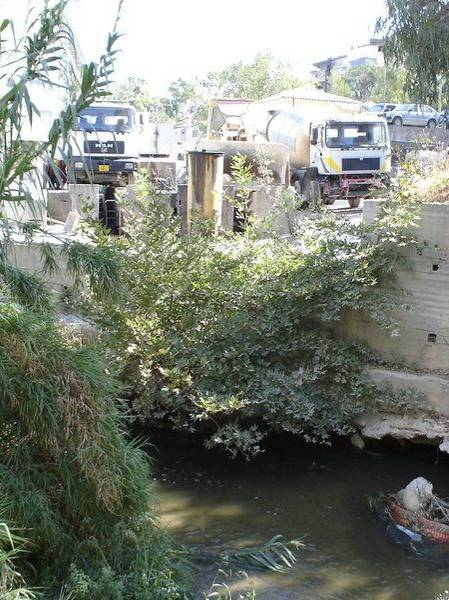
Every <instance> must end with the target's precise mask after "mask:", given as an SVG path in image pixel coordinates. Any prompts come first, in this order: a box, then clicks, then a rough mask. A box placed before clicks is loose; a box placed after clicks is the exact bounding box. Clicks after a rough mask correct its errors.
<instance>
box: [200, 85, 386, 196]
mask: <svg viewBox="0 0 449 600" xmlns="http://www.w3.org/2000/svg"><path fill="white" fill-rule="evenodd" d="M361 111H362V108H361V104H360V103H359V102H357V101H355V100H352V99H350V98H344V97H340V96H335V95H333V94H327V93H325V92H323V91H321V90H307V89H302V88H298V89H295V90H290V91H287V92H282V93H280V94H277V95H275V96H271V97H269V98H266V99H263V100H258V101H250V100H235V99H214V100H212V101H211V105H210V110H209V122H208V138H209V145H213V146H214V148H213V149H214V150H220V151H221V152H224V153H225V157H226V155H227V154H232V153H233V152H236V151H239V152H240V149H239V148H240V147H242V149H243V150H245V144H246V145H248V146H254V147H256V145H257V146H261V145H263V144H265V145H266V147H267V148H268V149H270V148H271V149H273V156H274V157H276V160H274V163H275V168H274V169H273V170H274V172H275V175H276V176H277V175H278V174H280V173H285V176H283V177H276V179H277V180H278V181H279V182H281V183H286V184H291V185H293V186H294V187H295V188H296V189H297V191H298V193H300V194H301V195H302V196H303V198H304V200H305V202H306V203H311V202H315V203H320V202H323V203H325V204H332V203H333V202H334V201H335V200H336V199H337V198H344V199H346V200H348V202H349V204H350V205H351V206H353V207H355V206H358V204H359V203H360V199H361V198H363V197H366V196H367V195H368V194H369V192H370V190H371V189H372V188H373V187H380V186H382V185H383V184H385V183H387V182H388V179H389V172H390V170H391V147H390V141H389V137H388V128H387V123H386V121H385V119H384V118H383V117H378V116H376V115H373V114H370V113H363V112H361ZM212 140H213V141H212ZM282 149H284V151H285V154H284V153H283V152H282ZM274 151H276V153H274ZM242 153H243V154H245V155H247V153H246V151H244V152H242ZM285 156H286V157H287V158H286V162H285ZM248 158H249V160H251V156H250V155H249V154H248Z"/></svg>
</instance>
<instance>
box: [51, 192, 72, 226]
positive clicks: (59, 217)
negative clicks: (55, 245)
mask: <svg viewBox="0 0 449 600" xmlns="http://www.w3.org/2000/svg"><path fill="white" fill-rule="evenodd" d="M71 208H72V198H71V196H70V193H69V191H68V190H49V191H48V194H47V211H48V216H49V217H50V218H51V219H55V220H56V221H61V222H62V223H64V222H65V220H66V219H67V215H68V214H69V212H70V211H71Z"/></svg>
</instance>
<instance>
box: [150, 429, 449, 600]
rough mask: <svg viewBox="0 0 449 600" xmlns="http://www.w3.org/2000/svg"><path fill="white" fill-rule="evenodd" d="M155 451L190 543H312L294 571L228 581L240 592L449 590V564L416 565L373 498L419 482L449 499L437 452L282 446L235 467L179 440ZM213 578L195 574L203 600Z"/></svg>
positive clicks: (325, 597) (377, 594)
mask: <svg viewBox="0 0 449 600" xmlns="http://www.w3.org/2000/svg"><path fill="white" fill-rule="evenodd" d="M156 445H157V447H158V449H159V451H158V452H156V453H153V454H154V455H155V459H156V461H157V466H156V477H157V480H158V484H157V486H158V491H159V499H160V509H161V512H162V517H163V522H164V524H165V525H166V526H167V527H168V528H169V529H170V531H171V532H172V533H173V534H175V536H176V537H177V539H178V540H179V541H181V542H182V543H185V544H192V545H195V546H199V547H201V548H204V549H205V550H211V549H214V550H216V549H221V548H224V547H232V548H237V547H239V546H242V545H244V546H248V545H253V544H256V545H257V544H259V543H262V542H264V541H266V540H268V539H269V538H270V537H271V536H273V535H274V534H277V533H282V534H283V535H284V536H285V537H286V538H290V539H297V538H302V537H304V536H305V541H306V542H307V543H308V544H310V545H312V547H311V548H307V549H306V550H304V551H301V552H300V553H299V555H298V564H297V566H295V568H294V569H292V570H291V571H290V572H289V573H287V574H275V573H271V572H269V573H261V572H250V573H249V579H248V580H247V581H246V582H245V583H236V582H235V581H233V580H230V582H229V583H230V585H231V587H233V588H234V589H255V590H256V591H257V592H258V596H257V598H258V599H259V598H260V599H261V600H274V599H279V600H287V599H301V600H337V599H338V600H343V599H344V600H347V599H357V600H410V599H415V600H435V598H436V597H437V596H438V594H444V591H445V590H448V589H449V557H448V559H447V562H446V561H444V560H443V561H442V560H441V559H440V560H439V561H432V560H429V559H423V558H418V557H417V556H416V555H415V554H413V553H412V552H411V551H410V550H409V549H407V548H406V547H404V546H402V545H399V544H397V543H395V542H394V541H393V540H392V539H391V538H390V537H389V536H388V535H387V533H386V529H385V524H384V523H383V522H381V521H380V519H379V518H378V517H376V515H374V514H372V513H371V512H370V511H369V510H368V508H367V505H366V500H365V497H366V496H367V495H370V494H376V493H379V492H385V491H396V490H397V489H399V488H400V487H402V486H403V485H405V484H406V483H408V481H410V480H411V479H412V478H414V477H416V476H418V475H422V476H425V477H426V478H428V479H429V480H431V481H433V483H434V487H435V489H436V491H437V492H439V493H440V494H441V495H449V461H448V460H447V458H444V457H438V458H439V459H438V462H436V458H437V455H436V453H435V451H434V450H431V449H427V448H412V449H407V450H406V451H401V450H400V449H395V450H391V449H390V450H388V451H386V450H382V451H380V452H376V453H374V452H370V453H367V452H359V451H357V450H354V449H351V448H346V447H333V448H331V449H328V448H320V447H315V446H301V445H298V444H295V443H292V442H291V441H285V440H283V441H279V442H278V443H277V444H276V445H275V447H274V448H273V449H272V450H271V451H270V453H267V454H265V455H263V456H261V457H259V458H258V459H257V460H255V461H253V462H250V463H244V462H238V463H235V462H231V461H228V460H226V459H223V458H222V457H220V456H218V455H217V454H214V453H211V452H208V451H205V450H202V449H201V448H200V447H199V446H197V445H193V444H192V443H191V442H189V443H179V441H178V440H176V438H173V439H171V440H168V441H167V440H166V441H165V442H164V443H161V442H159V441H156ZM213 576H214V571H213V570H212V569H208V568H206V567H203V568H202V569H201V570H199V572H198V573H197V574H196V575H195V585H196V586H197V589H198V598H201V597H202V595H201V591H206V589H207V588H208V586H209V585H210V583H211V579H212V578H213ZM443 597H446V595H444V596H443ZM447 598H449V595H448V596H447Z"/></svg>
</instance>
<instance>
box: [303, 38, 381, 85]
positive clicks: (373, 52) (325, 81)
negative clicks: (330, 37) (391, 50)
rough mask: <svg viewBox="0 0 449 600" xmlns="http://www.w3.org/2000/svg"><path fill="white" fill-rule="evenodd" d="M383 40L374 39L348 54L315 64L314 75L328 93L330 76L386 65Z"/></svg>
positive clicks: (354, 47) (353, 48) (356, 47)
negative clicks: (357, 68)
mask: <svg viewBox="0 0 449 600" xmlns="http://www.w3.org/2000/svg"><path fill="white" fill-rule="evenodd" d="M382 42H383V40H381V39H376V38H372V39H370V40H369V41H368V42H367V43H366V44H361V45H359V46H353V47H352V48H351V49H350V50H349V52H348V53H347V54H341V55H339V56H330V57H329V58H326V59H324V60H319V61H317V62H315V63H313V66H314V67H315V68H314V69H313V71H312V75H313V77H314V79H315V81H316V82H317V83H318V85H319V86H320V87H322V88H323V89H324V90H325V91H328V87H329V80H330V76H331V75H332V74H334V73H338V74H341V75H343V74H344V73H346V72H347V71H348V70H349V69H352V68H355V67H363V66H366V65H378V66H383V65H384V56H383V52H382Z"/></svg>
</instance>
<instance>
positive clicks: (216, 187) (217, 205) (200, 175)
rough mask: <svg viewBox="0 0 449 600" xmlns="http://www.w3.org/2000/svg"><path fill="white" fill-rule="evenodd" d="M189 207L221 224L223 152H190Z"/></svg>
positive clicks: (188, 169)
mask: <svg viewBox="0 0 449 600" xmlns="http://www.w3.org/2000/svg"><path fill="white" fill-rule="evenodd" d="M187 156H188V158H187V165H188V167H187V172H188V184H187V207H188V209H191V210H193V211H195V210H200V211H201V214H202V215H203V216H204V217H206V218H207V219H213V220H214V221H215V222H216V224H217V225H220V224H221V210H222V202H223V152H197V151H194V152H189V153H188V155H187Z"/></svg>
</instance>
